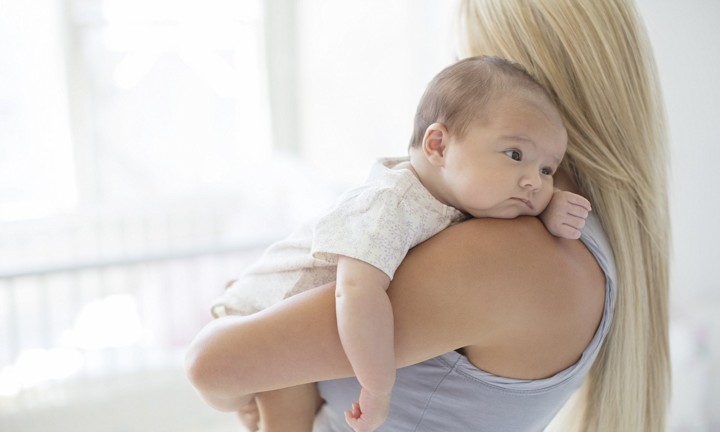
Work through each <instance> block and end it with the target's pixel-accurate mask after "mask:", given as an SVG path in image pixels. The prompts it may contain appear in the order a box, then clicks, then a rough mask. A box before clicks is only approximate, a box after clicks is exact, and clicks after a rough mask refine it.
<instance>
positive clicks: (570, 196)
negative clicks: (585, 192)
mask: <svg viewBox="0 0 720 432" xmlns="http://www.w3.org/2000/svg"><path fill="white" fill-rule="evenodd" d="M565 198H566V200H567V202H569V203H570V204H572V205H573V206H577V207H580V208H582V209H583V210H585V212H586V216H587V212H590V211H592V206H591V205H590V201H588V200H587V198H585V197H584V196H582V195H578V194H574V193H570V192H568V193H566V194H565Z"/></svg>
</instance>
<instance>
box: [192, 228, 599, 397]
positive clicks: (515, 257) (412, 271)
mask: <svg viewBox="0 0 720 432" xmlns="http://www.w3.org/2000/svg"><path fill="white" fill-rule="evenodd" d="M603 294H604V279H603V276H602V273H601V272H600V270H599V268H598V266H597V264H596V263H595V261H594V259H593V258H592V256H591V255H590V253H589V252H588V251H587V250H586V249H585V247H584V246H583V245H582V244H581V243H580V242H579V241H576V240H564V239H558V238H555V237H553V236H552V235H550V234H549V233H548V232H547V231H546V230H545V228H544V226H543V225H542V223H540V221H539V220H538V219H537V218H531V217H526V218H519V219H515V220H494V219H474V220H470V221H467V222H464V223H462V224H458V225H455V226H453V227H451V228H448V229H446V230H444V231H442V232H441V233H439V234H437V235H436V236H435V237H433V238H431V239H430V240H428V241H426V242H424V243H423V244H421V245H418V246H417V247H415V248H414V249H413V250H411V251H410V253H409V254H408V256H407V257H406V259H405V261H403V264H402V265H401V266H400V268H398V271H397V272H396V274H395V278H394V279H393V281H392V283H391V284H390V287H389V289H388V296H389V297H390V299H391V303H392V307H393V314H394V322H395V337H394V340H395V358H396V363H397V366H398V367H402V366H407V365H410V364H415V363H418V362H421V361H424V360H426V359H429V358H432V357H435V356H438V355H441V354H444V353H446V352H448V351H452V350H455V349H458V348H465V349H466V353H467V355H468V357H469V359H470V361H472V362H474V363H476V364H478V363H481V362H482V361H483V359H485V358H487V359H488V360H489V363H484V364H482V367H483V368H484V369H486V370H488V371H491V372H496V371H497V372H502V373H503V374H504V375H505V376H516V377H518V378H522V377H526V376H527V377H534V376H537V377H540V376H547V375H550V374H552V373H553V372H555V371H557V370H561V369H562V368H564V367H567V366H569V365H570V364H572V363H573V362H574V361H576V360H577V358H578V357H579V355H580V353H581V352H582V350H583V349H584V348H585V346H586V345H587V343H588V341H589V340H590V338H591V337H592V335H593V333H594V331H595V328H596V327H597V324H598V322H599V320H600V314H601V312H602V305H603V300H604V297H603ZM530 355H532V357H530ZM530 359H532V360H530ZM503 365H507V366H503ZM187 371H188V376H189V378H190V380H191V381H192V383H193V384H194V385H195V387H196V388H197V389H198V390H199V391H200V393H201V394H202V395H203V396H204V397H205V399H206V400H207V401H208V402H209V403H210V404H211V405H213V406H215V407H216V408H219V409H224V410H229V411H230V410H236V409H238V408H239V405H238V404H239V403H241V402H240V401H244V399H242V397H243V396H246V395H250V394H254V393H257V392H262V391H267V390H272V389H278V388H284V387H289V386H293V385H297V384H301V383H308V382H315V381H321V380H328V379H334V378H341V377H347V376H351V375H352V368H351V366H350V363H349V362H348V360H347V358H346V357H345V353H344V351H343V348H342V345H341V343H340V338H339V336H338V332H337V321H336V318H335V295H334V290H333V286H332V285H326V286H323V287H319V288H317V289H313V290H310V291H307V292H305V293H302V294H299V295H297V296H294V297H292V298H290V299H288V300H286V301H283V302H281V303H279V304H277V305H275V306H273V307H271V308H269V309H267V310H265V311H262V312H259V313H257V314H255V315H252V316H249V317H226V318H221V319H218V320H215V321H214V322H212V323H210V324H208V325H207V326H206V327H205V328H204V329H203V330H202V331H201V332H200V333H199V334H198V336H197V338H196V339H195V341H194V342H193V343H192V345H191V347H190V349H189V352H188V356H187Z"/></svg>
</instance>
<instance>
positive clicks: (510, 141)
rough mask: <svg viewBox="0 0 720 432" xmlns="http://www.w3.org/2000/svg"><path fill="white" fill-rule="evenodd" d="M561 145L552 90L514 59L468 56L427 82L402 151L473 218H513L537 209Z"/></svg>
mask: <svg viewBox="0 0 720 432" xmlns="http://www.w3.org/2000/svg"><path fill="white" fill-rule="evenodd" d="M566 147H567V133H566V131H565V127H564V126H563V123H562V118H561V116H560V113H559V111H558V109H557V107H556V105H555V103H554V101H553V99H552V97H551V96H550V95H548V93H547V92H546V91H545V89H544V88H543V87H542V86H541V85H540V84H538V83H537V81H535V80H534V79H533V78H532V76H530V75H529V74H528V73H527V72H526V71H525V69H524V68H522V66H520V65H517V64H515V63H512V62H510V61H507V60H504V59H501V58H497V57H471V58H468V59H464V60H461V61H459V62H457V63H455V64H453V65H451V66H449V67H447V68H445V69H444V70H443V71H441V72H440V73H439V74H438V75H437V76H435V78H434V79H433V80H432V81H431V82H430V84H429V85H428V87H427V90H426V91H425V94H424V95H423V97H422V99H421V100H420V104H419V106H418V110H417V113H416V116H415V126H414V131H413V136H412V140H411V143H410V158H411V162H412V163H413V166H414V167H415V168H416V170H417V171H418V173H419V175H420V177H421V180H422V181H423V184H424V185H426V187H427V188H428V190H430V192H431V193H433V195H435V197H436V198H438V199H439V200H440V201H441V202H444V203H445V204H448V205H451V206H453V207H455V208H458V209H459V210H461V211H464V212H466V213H468V214H470V215H472V216H475V217H495V218H514V217H517V216H520V215H537V214H539V213H540V212H541V211H542V210H543V209H545V207H546V206H547V204H548V203H549V202H550V198H551V197H552V191H553V178H552V175H553V174H554V173H555V171H556V170H557V168H558V166H559V164H560V161H561V160H562V158H563V156H564V154H565V150H566Z"/></svg>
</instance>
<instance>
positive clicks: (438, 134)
mask: <svg viewBox="0 0 720 432" xmlns="http://www.w3.org/2000/svg"><path fill="white" fill-rule="evenodd" d="M449 138H450V134H449V133H448V130H447V128H446V127H445V125H443V124H442V123H433V124H431V125H430V126H428V127H427V129H425V136H423V141H422V150H423V154H424V155H425V159H427V160H428V162H430V164H432V165H433V166H436V167H441V166H444V165H445V150H446V148H447V145H448V140H449Z"/></svg>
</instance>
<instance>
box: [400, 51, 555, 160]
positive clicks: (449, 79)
mask: <svg viewBox="0 0 720 432" xmlns="http://www.w3.org/2000/svg"><path fill="white" fill-rule="evenodd" d="M516 91H519V92H521V93H522V92H526V93H532V94H537V95H541V96H542V97H543V98H544V99H545V100H547V101H548V102H549V105H550V106H552V107H555V102H554V100H553V98H552V97H551V96H550V95H549V94H548V93H547V92H546V91H545V88H544V87H543V86H541V85H540V84H539V83H538V82H537V81H536V80H535V78H533V77H532V75H530V74H529V73H528V72H527V70H526V69H525V68H524V67H523V66H521V65H520V64H518V63H513V62H511V61H509V60H506V59H504V58H501V57H490V56H477V57H469V58H466V59H463V60H460V61H458V62H456V63H454V64H452V65H450V66H448V67H446V68H445V69H443V70H442V71H440V73H438V74H437V75H435V78H433V79H432V81H430V83H429V84H428V86H427V89H426V90H425V93H424V94H423V96H422V98H420V103H419V104H418V108H417V112H416V113H415V124H414V127H413V134H412V138H411V139H410V148H413V147H419V146H420V145H421V143H422V140H423V137H424V135H425V130H426V129H427V128H428V126H430V125H431V124H433V123H441V124H443V125H444V126H445V127H446V128H447V130H448V131H449V132H450V133H451V134H453V135H455V136H458V137H462V136H464V134H465V132H466V130H467V127H468V126H469V125H470V123H472V122H473V121H474V120H478V118H479V116H480V115H481V114H482V113H483V111H484V109H485V108H486V107H488V106H489V103H490V102H491V101H492V100H497V98H498V97H499V96H501V95H504V94H508V93H510V92H516Z"/></svg>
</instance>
